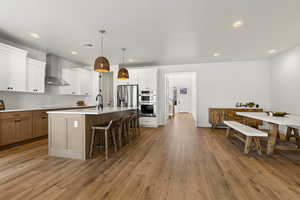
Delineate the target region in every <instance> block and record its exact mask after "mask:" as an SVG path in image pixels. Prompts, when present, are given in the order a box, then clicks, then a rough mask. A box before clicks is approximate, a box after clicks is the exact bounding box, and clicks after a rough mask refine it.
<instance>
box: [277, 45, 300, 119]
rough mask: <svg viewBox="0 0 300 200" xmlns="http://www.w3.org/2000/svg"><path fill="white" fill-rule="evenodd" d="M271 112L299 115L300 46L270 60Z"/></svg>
mask: <svg viewBox="0 0 300 200" xmlns="http://www.w3.org/2000/svg"><path fill="white" fill-rule="evenodd" d="M271 65H272V70H271V84H272V88H271V99H272V110H274V111H284V112H290V113H295V114H300V92H299V86H300V46H299V47H297V48H294V49H291V50H289V51H287V52H285V53H283V54H281V55H278V56H276V57H274V58H273V59H272V60H271Z"/></svg>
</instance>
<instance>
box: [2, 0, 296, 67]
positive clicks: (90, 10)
mask: <svg viewBox="0 0 300 200" xmlns="http://www.w3.org/2000/svg"><path fill="white" fill-rule="evenodd" d="M299 10H300V1H299V0H26V1H25V0H22V1H20V0H1V6H0V32H1V34H2V35H6V36H9V37H12V38H16V39H18V40H19V41H21V42H22V43H23V44H26V45H30V46H33V47H37V48H39V49H42V50H45V51H47V52H53V53H56V54H58V55H61V56H63V57H67V58H70V59H72V60H76V61H81V62H83V63H87V64H92V63H93V61H94V59H95V58H96V56H97V55H99V34H98V30H99V29H103V28H104V29H106V30H107V32H108V33H107V34H106V35H105V37H104V42H105V44H104V48H105V49H104V51H105V56H106V57H108V58H109V59H110V61H111V63H112V64H117V63H119V61H120V55H121V50H120V48H122V47H126V48H127V52H126V58H127V59H129V58H132V59H134V61H135V62H134V63H133V64H135V65H157V64H183V63H200V62H223V61H232V60H248V59H257V58H264V57H268V56H270V55H269V54H268V53H267V51H268V50H269V49H276V50H277V52H281V51H284V50H287V49H288V48H291V47H294V46H295V45H297V44H298V43H299V41H300V12H299ZM236 20H242V21H243V22H244V26H243V27H241V28H240V29H233V28H232V24H233V22H234V21H236ZM31 32H35V33H38V34H39V35H40V39H33V38H31V37H30V36H29V33H31ZM84 43H93V44H95V45H96V46H94V47H93V48H86V47H83V46H82V44H84ZM71 51H77V52H78V55H76V56H74V55H72V54H71ZM215 52H219V53H221V56H219V57H214V56H213V54H214V53H215Z"/></svg>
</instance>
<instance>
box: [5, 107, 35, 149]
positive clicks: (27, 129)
mask: <svg viewBox="0 0 300 200" xmlns="http://www.w3.org/2000/svg"><path fill="white" fill-rule="evenodd" d="M30 138H32V112H13V113H2V114H1V115H0V144H1V145H7V144H12V143H16V142H20V141H23V140H27V139H30Z"/></svg>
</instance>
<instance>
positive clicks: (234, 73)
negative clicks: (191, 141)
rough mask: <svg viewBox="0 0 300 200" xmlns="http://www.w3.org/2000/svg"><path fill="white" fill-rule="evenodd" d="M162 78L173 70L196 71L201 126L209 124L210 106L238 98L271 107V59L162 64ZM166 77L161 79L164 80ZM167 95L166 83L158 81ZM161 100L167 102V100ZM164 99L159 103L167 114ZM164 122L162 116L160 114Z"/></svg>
mask: <svg viewBox="0 0 300 200" xmlns="http://www.w3.org/2000/svg"><path fill="white" fill-rule="evenodd" d="M159 71H160V76H159V77H160V78H161V79H164V74H165V73H171V72H197V92H198V96H197V106H198V109H197V113H198V116H197V118H198V123H197V124H198V126H201V127H207V126H210V124H209V123H208V108H210V107H234V106H235V103H236V102H248V101H254V102H256V103H258V104H259V105H260V106H261V107H263V108H264V109H270V106H271V102H270V90H271V89H270V83H271V81H270V62H269V61H268V60H257V61H243V62H228V63H202V64H190V65H170V66H159ZM164 83H165V81H159V84H164ZM158 88H159V89H160V91H159V93H160V95H161V97H162V98H164V95H163V94H164V88H165V87H164V86H163V85H159V87H158ZM161 102H165V101H164V100H163V101H161ZM164 106H165V105H164V103H160V107H161V108H163V109H160V111H161V115H162V116H164V113H163V111H164V110H165V109H164ZM160 119H161V123H162V124H163V123H164V121H163V119H164V118H163V117H161V118H160Z"/></svg>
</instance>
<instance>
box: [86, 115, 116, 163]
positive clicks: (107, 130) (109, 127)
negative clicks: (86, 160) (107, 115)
mask: <svg viewBox="0 0 300 200" xmlns="http://www.w3.org/2000/svg"><path fill="white" fill-rule="evenodd" d="M118 124H119V120H111V121H110V122H109V123H107V124H100V125H95V126H92V138H91V146H90V158H91V159H92V157H93V149H94V145H95V144H94V140H95V135H96V133H100V134H104V143H105V144H104V145H105V159H106V160H107V159H108V134H111V136H112V139H113V143H114V151H115V152H116V151H117V143H116V135H115V132H116V129H117V127H118ZM96 130H99V131H98V132H96Z"/></svg>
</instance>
